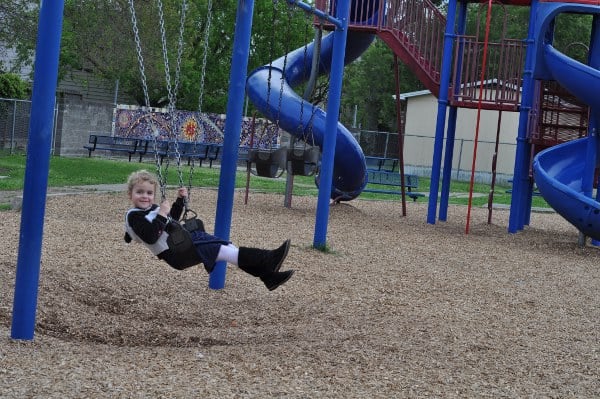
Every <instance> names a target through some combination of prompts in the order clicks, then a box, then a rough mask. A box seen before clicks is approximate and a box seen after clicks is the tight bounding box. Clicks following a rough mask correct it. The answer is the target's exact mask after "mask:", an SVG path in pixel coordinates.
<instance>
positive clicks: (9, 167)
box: [0, 155, 548, 210]
mask: <svg viewBox="0 0 600 399" xmlns="http://www.w3.org/2000/svg"><path fill="white" fill-rule="evenodd" d="M25 163H26V157H25V156H24V155H0V176H2V178H0V191H6V190H21V189H23V182H24V175H25ZM142 168H144V169H148V170H150V171H153V172H155V171H156V166H155V165H154V164H153V163H150V162H148V163H146V162H145V163H137V162H127V161H122V160H109V159H103V158H87V157H80V158H68V157H51V158H50V169H49V175H48V186H49V187H63V186H79V185H95V184H116V183H124V182H125V180H126V179H127V176H128V175H129V174H130V173H131V172H133V171H135V170H139V169H142ZM165 169H166V176H167V183H168V184H169V185H178V184H179V176H178V173H177V167H176V165H175V163H174V162H171V164H170V165H169V166H168V167H166V168H165V167H164V166H163V171H164V170H165ZM192 176H193V180H192V186H193V187H217V186H218V185H219V169H218V168H208V167H207V166H206V165H204V166H202V167H195V168H194V171H193V175H192ZM182 178H183V184H184V185H186V186H187V185H188V184H189V167H188V166H187V165H183V166H182ZM285 183H286V178H285V175H283V176H282V177H280V178H278V179H269V178H263V177H258V176H251V178H250V188H251V189H252V190H257V191H264V192H271V193H279V194H282V195H283V194H284V193H285ZM429 184H430V179H428V178H425V177H419V188H418V189H417V190H416V191H419V192H424V193H428V192H429ZM235 185H236V187H237V188H244V187H246V172H245V171H243V170H240V171H239V172H238V173H237V176H236V183H235ZM509 188H510V187H509V186H506V185H496V187H495V190H494V203H495V204H504V205H510V200H511V196H510V194H507V193H506V190H508V189H509ZM450 192H451V193H452V194H451V196H450V200H449V202H450V204H458V205H467V204H468V196H469V183H468V182H459V181H453V182H452V183H451V185H450ZM489 192H490V186H489V185H486V184H475V185H474V187H473V197H472V205H473V206H484V205H486V204H487V202H488V195H489ZM293 194H294V195H300V196H306V195H312V196H316V195H317V194H318V189H317V188H316V186H315V183H314V177H312V176H294V193H293ZM360 198H361V199H371V200H392V201H399V196H398V195H389V194H379V193H363V194H361V196H360ZM408 200H409V201H410V199H408ZM418 201H419V202H424V201H427V199H426V198H420V199H419V200H418ZM533 206H535V207H548V205H547V204H546V202H545V201H544V200H543V199H542V198H539V197H534V199H533ZM0 210H1V208H0Z"/></svg>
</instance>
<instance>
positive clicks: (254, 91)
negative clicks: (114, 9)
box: [11, 0, 600, 339]
mask: <svg viewBox="0 0 600 399" xmlns="http://www.w3.org/2000/svg"><path fill="white" fill-rule="evenodd" d="M243 3H244V7H242V6H241V5H240V6H238V13H237V18H236V25H235V36H234V56H233V60H232V69H231V76H230V82H231V83H230V89H229V102H228V104H227V123H226V128H225V137H224V145H223V162H222V168H221V176H220V185H219V193H218V200H217V211H216V223H215V224H216V226H215V234H216V235H217V236H220V237H223V238H224V239H228V238H229V229H230V225H231V212H232V208H233V191H234V186H233V182H234V181H235V173H236V162H237V155H238V151H237V147H238V144H239V139H240V127H241V120H242V111H243V98H244V96H243V95H240V93H243V92H244V91H245V90H246V88H247V89H248V94H249V96H250V97H251V98H253V99H254V100H253V101H256V103H255V104H256V105H257V108H259V109H261V110H262V111H263V112H264V113H265V114H266V115H267V116H271V117H272V111H273V109H272V108H269V107H268V106H266V105H265V106H262V107H261V103H260V99H261V98H262V99H265V98H269V93H268V92H267V93H266V94H265V90H264V87H263V84H264V82H265V78H264V76H263V75H262V73H261V70H258V71H255V73H252V74H251V75H250V76H249V77H248V79H246V70H247V61H248V54H249V47H250V31H251V26H252V13H253V2H252V1H244V2H243ZM288 3H290V4H295V5H296V6H298V7H300V8H302V9H304V10H305V11H308V12H311V13H313V14H314V15H315V16H316V17H317V18H320V19H323V20H325V21H327V22H328V23H330V24H331V25H332V27H333V29H334V31H333V33H332V34H331V35H329V36H327V37H326V38H325V39H324V40H323V44H324V45H323V49H322V50H321V62H322V63H323V69H324V70H325V71H328V72H329V74H330V77H331V82H330V92H329V98H328V105H327V109H328V112H327V113H325V112H323V111H319V110H314V112H315V113H319V117H318V118H315V120H314V121H313V122H312V123H313V124H314V130H315V131H319V132H321V137H320V139H319V140H318V142H319V146H321V147H322V151H323V160H322V167H321V171H320V175H319V198H318V204H317V212H316V226H315V235H314V242H313V245H314V246H315V247H321V246H324V245H325V244H326V235H327V220H328V212H329V211H328V207H329V200H330V198H332V197H336V198H337V197H339V196H340V195H342V196H344V198H346V199H352V198H355V197H356V196H358V195H359V194H360V191H361V190H362V188H364V186H365V185H366V183H367V180H366V173H365V172H366V168H365V165H364V155H363V154H362V151H360V148H359V147H358V146H357V145H355V142H353V139H351V136H350V137H348V135H346V133H345V132H344V129H345V128H343V126H341V125H340V124H339V123H338V120H337V115H338V111H339V104H340V94H341V82H342V76H343V68H344V63H345V62H348V61H350V60H351V59H355V58H356V57H358V56H359V55H360V53H362V51H364V50H366V48H367V47H368V44H367V43H370V40H372V35H373V34H376V35H378V36H379V37H381V38H382V39H383V40H384V41H386V43H388V45H389V46H390V47H391V48H392V49H393V51H394V53H395V54H397V55H398V56H399V57H400V58H401V59H402V60H403V62H405V63H407V64H408V65H409V66H410V67H411V68H412V69H413V71H414V72H415V74H416V75H417V76H418V77H419V78H420V79H421V80H422V81H423V83H424V84H425V86H426V87H428V88H429V89H430V90H431V91H432V92H433V93H437V94H438V96H439V97H438V98H439V108H438V116H437V121H438V128H437V130H436V138H435V147H434V154H433V162H432V179H431V189H430V197H429V209H428V218H427V220H428V222H429V223H435V220H436V213H437V204H438V190H439V188H440V187H439V184H440V179H439V178H440V175H441V177H442V179H441V196H440V197H439V200H440V215H439V219H440V220H445V219H446V216H447V208H448V196H449V185H450V172H451V167H450V166H451V165H452V147H453V135H454V131H453V129H454V127H455V126H456V118H457V111H458V108H460V107H472V108H477V109H478V110H480V109H498V110H503V109H510V110H516V109H519V112H520V127H519V132H518V136H517V157H516V164H515V173H514V179H513V201H512V204H511V214H510V222H509V228H508V230H509V232H511V233H514V232H517V231H518V230H521V229H523V227H524V225H526V224H528V223H529V215H530V210H531V197H532V188H533V180H532V176H531V175H530V165H531V164H532V157H533V154H534V152H533V146H532V144H533V142H532V141H531V140H530V139H529V137H530V136H531V134H530V133H531V132H532V131H533V127H534V124H532V123H530V121H531V114H532V111H533V106H534V104H540V103H542V102H541V101H539V95H540V94H539V93H540V92H541V89H540V85H539V84H537V82H538V81H544V80H556V81H558V82H559V83H560V84H561V85H562V86H563V87H564V88H566V89H567V90H568V91H569V92H570V93H571V94H573V95H575V96H576V97H577V98H579V99H581V100H582V101H583V102H584V103H586V104H587V105H589V106H590V115H591V118H590V123H589V130H590V132H591V134H590V135H589V136H587V137H584V138H582V139H579V140H576V141H573V142H569V143H566V144H563V145H560V146H556V147H550V148H549V149H547V150H546V151H544V152H542V153H540V154H539V155H538V156H537V158H536V161H535V162H534V163H533V165H534V172H535V173H534V177H535V179H536V183H537V185H538V187H539V189H540V192H541V193H542V195H543V196H544V198H545V199H546V200H547V201H548V202H549V203H550V204H551V205H553V206H555V207H556V209H557V211H558V212H559V213H560V214H561V215H563V216H564V217H565V218H566V219H567V220H568V221H569V222H571V223H572V224H573V225H575V226H576V227H577V228H578V229H579V230H580V231H582V233H583V234H585V235H588V236H591V237H593V238H596V239H598V238H600V226H598V225H597V224H596V223H595V218H597V217H598V216H597V215H598V214H599V213H600V204H599V203H598V202H597V201H595V200H593V199H592V198H591V194H592V191H593V190H592V189H593V180H594V179H593V177H594V169H595V166H596V154H597V152H598V144H597V138H596V135H595V127H596V126H597V109H596V108H597V106H598V104H597V101H598V100H597V98H596V93H598V89H599V88H600V87H598V83H599V82H600V74H599V73H598V71H597V69H595V68H597V67H598V66H599V65H598V64H599V62H598V61H599V60H598V58H599V56H598V37H597V36H598V32H599V29H598V18H597V14H598V13H600V4H599V3H598V2H597V1H587V2H584V3H583V4H578V3H573V2H568V3H564V2H537V1H533V2H531V3H529V2H527V1H516V2H505V3H504V4H512V5H520V6H531V16H530V29H529V34H528V37H527V43H528V44H529V45H528V46H527V50H526V53H525V54H524V63H525V67H524V69H523V68H522V69H519V68H515V67H514V66H515V65H516V64H519V63H518V62H516V61H515V58H516V59H517V60H520V59H522V57H523V51H524V48H525V46H524V44H525V43H523V42H521V43H519V42H517V41H507V42H504V43H500V44H499V45H498V49H499V50H500V51H499V57H505V58H504V60H505V61H501V62H498V64H497V65H505V66H506V68H504V69H501V70H490V69H486V68H479V69H477V68H475V69H473V68H471V67H470V65H479V62H480V60H479V59H478V58H477V57H473V58H472V60H473V61H472V62H473V64H469V63H468V57H466V55H467V54H471V53H475V54H476V53H477V52H478V51H477V50H478V49H479V48H483V49H484V51H483V53H482V57H483V60H482V61H481V65H483V66H484V67H485V66H486V65H487V64H486V57H487V55H488V50H489V48H490V47H489V46H491V47H494V46H492V45H491V44H490V43H488V40H487V34H486V39H485V40H484V42H482V43H481V42H479V41H478V39H473V38H469V37H467V36H464V29H465V22H466V12H467V2H461V3H458V2H457V1H455V0H452V1H450V2H449V3H448V12H447V15H446V17H444V16H443V15H442V14H441V13H439V11H438V10H437V9H436V8H435V6H433V5H432V4H430V3H429V2H428V1H427V0H425V1H423V2H416V1H412V0H399V1H383V0H365V1H363V2H360V1H353V2H349V1H342V0H339V2H337V3H333V2H328V1H324V0H323V1H317V2H316V7H312V6H309V5H306V4H304V3H302V2H300V1H295V0H288ZM63 4H64V3H63V2H62V1H61V0H55V1H48V2H43V3H42V5H41V9H40V25H39V38H38V44H37V48H38V50H39V51H37V52H36V68H35V74H34V90H33V102H32V109H33V110H32V116H31V121H30V140H29V144H28V157H27V165H26V175H25V186H24V194H23V214H22V222H21V235H20V244H19V258H18V265H17V276H16V285H15V301H14V307H13V329H12V334H11V335H12V337H13V338H17V339H32V338H33V330H34V322H35V304H36V299H37V284H38V279H39V266H40V258H41V241H42V230H43V217H44V209H45V192H46V188H47V175H48V165H49V151H48V149H49V148H50V137H51V121H52V109H53V108H52V105H53V101H54V92H55V90H56V78H57V69H58V50H59V47H60V46H59V45H60V31H61V25H62V9H63ZM489 7H491V2H490V3H489V6H488V13H489ZM564 12H566V13H581V14H590V15H593V18H594V19H593V21H594V22H593V24H594V25H593V29H592V38H591V40H590V52H589V53H590V57H589V60H590V62H589V64H590V66H586V65H583V64H580V63H578V62H576V61H574V60H572V59H570V58H568V57H566V56H565V55H564V54H561V53H560V52H558V51H557V50H555V49H554V48H553V47H552V45H551V44H552V40H551V38H552V28H553V20H554V18H555V17H556V16H557V15H558V14H560V13H564ZM457 13H458V15H457ZM332 15H335V17H333V16H332ZM348 15H350V20H348V18H347V16H348ZM488 22H489V21H488ZM348 28H350V31H349V29H348ZM486 29H489V23H488V24H486ZM456 32H458V33H459V34H456ZM329 37H331V38H330V39H329ZM347 44H348V45H347ZM327 49H329V50H327ZM470 49H472V50H473V51H471V50H470ZM42 50H43V51H42ZM303 51H304V50H303ZM328 57H329V58H328ZM290 58H291V59H293V53H292V56H291V57H290ZM273 64H274V67H277V63H276V62H274V63H273ZM290 70H293V69H292V68H290ZM288 71H289V70H288ZM478 72H479V73H478ZM280 73H281V75H280V76H285V79H280V81H281V82H282V83H281V84H282V85H284V87H283V91H284V92H285V94H286V96H287V97H286V98H285V101H284V105H283V106H282V110H283V109H284V110H285V111H286V112H288V113H289V114H287V115H286V116H285V117H283V118H282V119H281V120H282V121H286V120H287V121H294V122H297V119H295V117H294V113H295V111H296V110H297V108H296V107H297V106H298V104H299V102H298V96H295V95H294V94H293V93H292V92H293V90H291V87H292V86H293V85H292V83H294V81H295V79H297V78H301V77H304V76H305V73H302V74H300V75H294V74H287V75H286V71H284V70H283V69H281V72H280ZM521 73H523V76H522V77H521ZM490 74H491V75H490ZM489 79H494V81H495V82H502V85H501V86H497V87H496V88H495V90H492V92H494V93H495V95H494V96H493V97H486V98H484V96H483V90H482V84H478V83H483V82H486V81H488V80H489ZM275 80H277V79H275ZM287 84H289V85H290V89H289V90H288V88H287V87H285V85H287ZM474 85H475V86H474ZM261 87H262V88H261ZM473 87H478V93H477V94H476V93H474V92H473V90H472V88H473ZM506 88H508V89H506ZM536 88H537V91H536ZM274 91H275V92H277V90H274ZM257 100H258V101H257ZM269 103H271V104H274V103H275V102H270V101H266V102H264V104H269ZM311 113H312V112H311ZM446 123H447V126H448V127H447V130H446V127H445V126H446ZM284 127H285V126H284ZM305 127H306V126H305ZM294 129H297V125H296V126H290V130H291V131H290V133H292V134H293V133H294ZM286 130H287V129H286ZM300 131H302V129H300ZM580 133H581V131H580ZM476 136H477V132H476ZM444 138H445V152H444V154H445V156H444V157H443V151H444ZM315 141H317V140H315ZM550 144H551V143H550V142H548V141H547V140H546V141H545V142H544V145H546V146H547V145H550ZM475 148H476V147H475ZM342 154H343V155H342ZM475 157H476V150H475V151H474V159H475ZM442 158H443V159H444V167H443V168H442ZM467 232H468V218H467ZM223 285H224V265H218V266H217V269H216V270H215V272H214V273H213V274H211V282H210V286H211V288H217V289H218V288H222V287H223Z"/></svg>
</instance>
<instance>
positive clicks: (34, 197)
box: [11, 0, 64, 340]
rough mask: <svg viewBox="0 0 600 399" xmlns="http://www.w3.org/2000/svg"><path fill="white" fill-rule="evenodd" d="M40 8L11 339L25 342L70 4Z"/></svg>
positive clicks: (59, 1)
mask: <svg viewBox="0 0 600 399" xmlns="http://www.w3.org/2000/svg"><path fill="white" fill-rule="evenodd" d="M40 4H41V6H40V20H39V25H38V37H37V44H36V52H35V69H34V74H33V94H32V101H31V118H30V121H29V138H28V143H27V160H26V163H25V182H24V187H23V207H22V212H21V228H20V234H19V254H18V259H17V274H16V278H15V296H14V302H13V319H12V326H11V338H13V339H23V340H31V339H33V334H34V330H35V314H36V305H37V295H38V285H39V276H40V261H41V257H42V237H43V230H44V213H45V210H46V190H47V188H48V172H49V170H50V151H51V149H52V128H53V120H54V102H55V97H56V84H57V80H58V58H59V54H60V37H61V29H62V19H63V8H64V0H46V1H42V2H41V3H40Z"/></svg>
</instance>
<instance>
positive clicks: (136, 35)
mask: <svg viewBox="0 0 600 399" xmlns="http://www.w3.org/2000/svg"><path fill="white" fill-rule="evenodd" d="M129 11H130V13H131V25H132V27H133V35H134V39H135V48H136V52H137V58H138V66H139V70H140V75H141V79H142V89H143V91H144V101H145V105H146V107H148V108H150V95H149V94H148V82H147V80H146V72H145V68H144V56H143V55H142V45H141V40H140V32H139V29H138V23H137V17H136V14H135V6H134V4H133V0H129ZM151 128H152V133H153V138H154V140H153V146H154V161H155V164H156V174H157V177H158V183H159V187H160V194H161V200H165V199H166V198H167V194H166V179H165V176H164V175H163V173H162V168H161V166H160V158H159V156H158V143H157V135H158V131H157V129H156V127H155V126H154V124H151Z"/></svg>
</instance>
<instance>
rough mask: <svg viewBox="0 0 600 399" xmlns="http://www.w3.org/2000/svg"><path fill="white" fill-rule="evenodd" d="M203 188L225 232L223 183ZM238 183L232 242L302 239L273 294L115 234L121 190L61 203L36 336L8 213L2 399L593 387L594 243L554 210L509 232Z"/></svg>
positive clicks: (507, 393) (51, 225)
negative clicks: (319, 209) (21, 326)
mask: <svg viewBox="0 0 600 399" xmlns="http://www.w3.org/2000/svg"><path fill="white" fill-rule="evenodd" d="M193 194H194V197H193V198H192V200H193V202H194V206H193V208H194V210H196V211H198V212H199V214H200V215H201V217H202V218H203V219H204V221H205V224H206V225H207V226H213V225H214V214H215V204H216V192H215V191H214V190H201V189H198V190H196V191H195V192H194V193H193ZM282 203H283V198H282V197H280V196H277V195H268V194H252V195H251V196H250V200H249V204H248V205H246V206H244V205H243V193H236V198H235V204H234V211H233V221H232V228H231V239H232V241H233V242H235V243H236V244H238V245H244V246H259V247H275V246H277V245H279V243H280V242H281V241H282V240H283V239H285V238H287V237H290V238H292V248H291V250H290V253H289V257H288V260H287V261H286V263H285V265H284V267H285V268H294V269H296V270H297V273H296V274H295V275H294V277H293V278H292V280H290V281H289V282H288V283H287V284H286V285H284V286H283V287H282V288H280V289H278V290H276V291H273V292H269V291H267V290H266V288H265V287H264V286H263V285H262V284H261V283H260V282H259V281H258V280H256V279H253V278H252V277H250V276H248V275H246V274H244V273H242V272H241V271H239V270H236V269H235V268H233V267H229V268H228V273H227V283H226V287H225V289H223V290H218V291H215V290H210V289H209V288H208V278H207V275H206V273H205V272H204V269H203V268H202V267H199V268H192V269H188V270H187V271H184V272H178V271H175V270H172V269H169V268H168V266H166V265H165V264H163V263H161V262H160V261H158V260H156V259H154V258H152V256H151V255H150V254H149V253H147V252H146V250H145V249H144V248H142V247H141V246H139V245H127V244H125V243H124V241H123V239H122V235H123V234H122V232H123V226H122V224H123V215H124V212H125V211H126V209H127V208H128V203H127V200H126V198H125V196H124V195H123V194H84V195H73V196H61V197H51V198H49V199H48V203H47V210H46V219H45V234H44V240H43V253H42V266H41V276H40V288H39V295H38V308H37V317H36V320H37V326H36V333H35V338H34V340H33V341H15V340H11V339H10V324H11V318H12V301H13V294H14V279H15V269H16V259H17V250H18V238H19V224H20V216H21V215H20V213H19V212H17V211H8V212H3V213H2V218H3V223H2V225H1V226H0V231H1V232H2V233H1V234H2V237H3V239H2V243H1V244H0V245H1V247H2V251H0V397H2V398H79V397H94V398H103V397H106V398H423V397H440V398H442V397H443V398H467V397H472V398H523V397H532V398H565V397H574V398H575V397H576V398H597V397H600V328H599V326H600V322H599V320H600V298H599V296H598V289H599V287H600V268H599V266H598V265H599V263H600V262H599V260H600V252H599V251H598V249H596V248H595V247H592V246H589V245H588V246H586V247H583V248H582V247H579V246H578V245H577V238H578V237H577V231H576V230H575V229H574V228H573V227H572V226H570V225H569V224H568V223H567V222H565V221H564V220H563V219H562V218H561V217H560V216H558V215H556V214H548V213H544V214H537V213H534V214H533V215H532V219H531V224H530V226H531V227H526V228H525V229H524V231H522V232H519V233H518V234H508V233H507V227H506V226H507V223H508V215H509V214H508V211H506V210H495V211H494V215H493V224H491V225H488V224H487V210H484V209H473V211H472V214H471V230H470V233H469V234H468V235H465V234H464V226H465V220H466V208H465V207H460V206H456V207H451V208H450V210H449V216H448V221H447V222H438V223H436V224H435V225H429V224H427V223H426V222H425V220H426V212H427V204H425V203H412V202H411V203H409V204H408V212H409V215H408V216H407V217H402V216H401V208H400V204H399V203H397V202H387V201H362V200H358V201H353V202H351V203H349V204H343V205H337V206H332V207H331V208H330V221H329V226H328V245H329V247H330V249H331V251H330V252H328V253H324V252H319V251H316V250H314V249H312V247H311V244H312V240H313V233H314V223H315V221H314V218H315V209H316V198H313V197H302V198H301V197H296V198H294V199H293V207H292V209H286V208H284V207H283V206H282Z"/></svg>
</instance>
